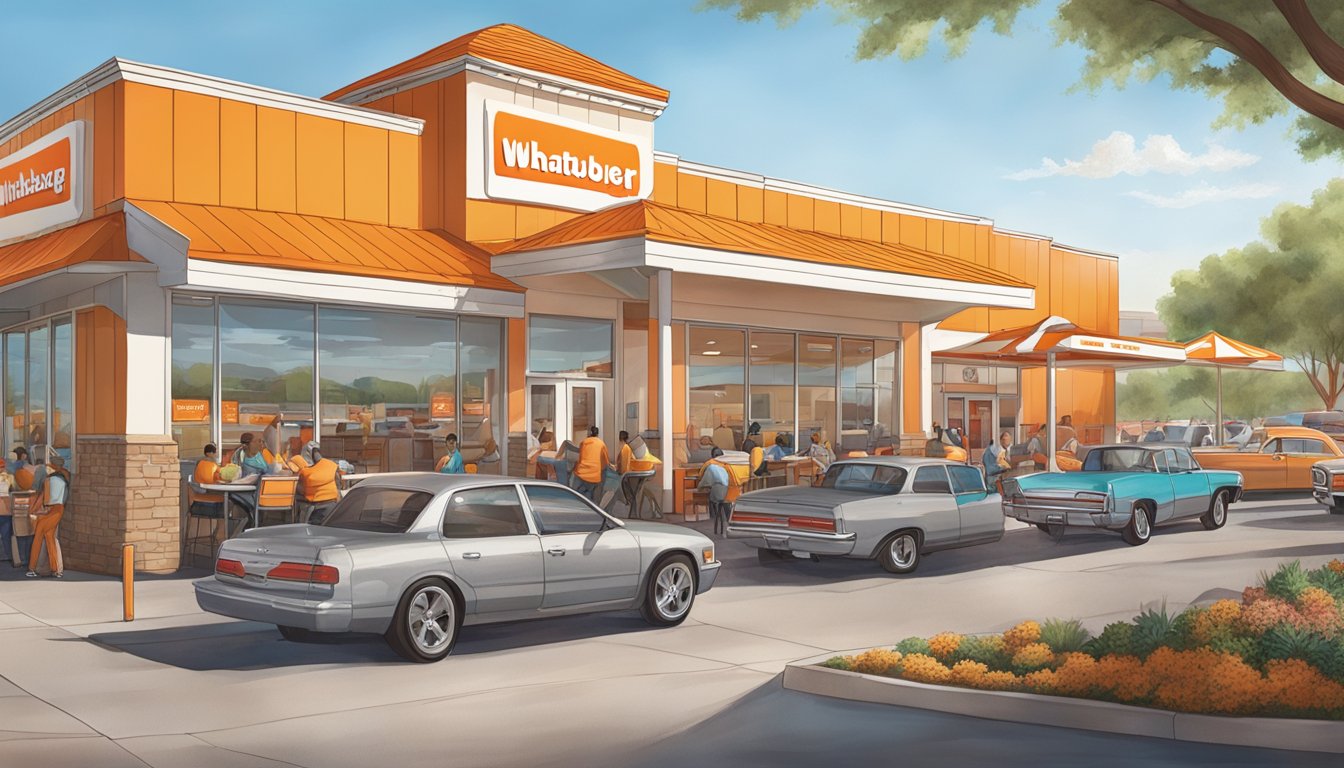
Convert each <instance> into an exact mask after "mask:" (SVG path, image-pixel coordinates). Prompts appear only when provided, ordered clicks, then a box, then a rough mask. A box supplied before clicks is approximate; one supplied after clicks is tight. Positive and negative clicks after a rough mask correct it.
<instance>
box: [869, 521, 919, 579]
mask: <svg viewBox="0 0 1344 768" xmlns="http://www.w3.org/2000/svg"><path fill="white" fill-rule="evenodd" d="M878 559H879V560H881V562H882V567H883V568H885V569H886V570H887V571H888V572H889V573H910V572H911V571H913V570H915V569H916V568H918V567H919V537H917V536H916V535H915V534H914V532H913V531H901V532H900V533H898V534H896V535H895V536H892V537H891V538H890V539H888V540H887V543H886V545H885V546H884V547H882V552H881V554H880V555H879V557H878Z"/></svg>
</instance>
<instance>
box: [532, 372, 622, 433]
mask: <svg viewBox="0 0 1344 768" xmlns="http://www.w3.org/2000/svg"><path fill="white" fill-rule="evenodd" d="M602 384H603V383H602V382H600V381H592V380H587V379H528V380H527V425H528V426H527V428H528V431H529V432H531V434H532V437H533V438H534V439H535V440H536V441H537V443H538V444H539V445H540V447H541V450H543V451H553V450H555V449H557V448H558V447H559V446H560V444H561V443H563V442H564V441H566V440H570V441H572V442H573V443H574V444H575V445H577V444H579V443H580V442H582V441H583V439H584V438H585V437H587V436H588V430H589V428H591V427H597V428H598V430H599V432H602V437H603V439H606V438H607V437H608V436H607V435H606V434H605V426H604V424H603V419H602V411H603V399H602V394H603V393H602Z"/></svg>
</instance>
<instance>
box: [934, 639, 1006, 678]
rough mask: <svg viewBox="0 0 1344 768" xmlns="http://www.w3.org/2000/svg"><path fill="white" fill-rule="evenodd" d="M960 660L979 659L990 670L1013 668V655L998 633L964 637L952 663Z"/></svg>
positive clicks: (953, 656) (999, 670)
mask: <svg viewBox="0 0 1344 768" xmlns="http://www.w3.org/2000/svg"><path fill="white" fill-rule="evenodd" d="M959 661H978V662H980V663H981V664H984V665H985V666H987V667H989V669H990V671H993V672H1003V671H1006V670H1009V669H1011V668H1012V663H1013V655H1012V654H1011V653H1009V652H1008V649H1007V648H1005V647H1004V644H1003V638H1001V637H1000V636H998V635H987V636H984V637H980V636H976V635H972V636H969V637H964V638H962V640H961V645H960V646H958V647H957V650H956V651H955V652H954V653H953V654H952V661H951V664H955V663H957V662H959ZM951 664H949V666H951Z"/></svg>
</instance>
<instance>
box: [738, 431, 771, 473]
mask: <svg viewBox="0 0 1344 768" xmlns="http://www.w3.org/2000/svg"><path fill="white" fill-rule="evenodd" d="M742 452H743V453H745V454H747V459H748V463H749V464H750V465H751V474H753V475H767V474H769V473H770V468H769V467H767V466H766V465H765V450H764V449H762V448H761V447H760V446H759V445H757V444H756V441H755V440H752V439H751V438H747V439H746V440H743V441H742Z"/></svg>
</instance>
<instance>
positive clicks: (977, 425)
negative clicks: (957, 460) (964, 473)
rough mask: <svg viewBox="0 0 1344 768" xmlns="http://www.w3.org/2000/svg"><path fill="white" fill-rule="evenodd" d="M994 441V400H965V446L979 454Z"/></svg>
mask: <svg viewBox="0 0 1344 768" xmlns="http://www.w3.org/2000/svg"><path fill="white" fill-rule="evenodd" d="M993 442H994V401H993V400H987V399H986V400H975V399H968V400H967V401H966V447H967V448H969V449H971V450H972V451H974V455H976V456H979V455H980V453H981V452H982V451H984V450H985V449H986V448H988V447H989V446H990V444H991V443H993Z"/></svg>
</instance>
